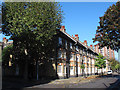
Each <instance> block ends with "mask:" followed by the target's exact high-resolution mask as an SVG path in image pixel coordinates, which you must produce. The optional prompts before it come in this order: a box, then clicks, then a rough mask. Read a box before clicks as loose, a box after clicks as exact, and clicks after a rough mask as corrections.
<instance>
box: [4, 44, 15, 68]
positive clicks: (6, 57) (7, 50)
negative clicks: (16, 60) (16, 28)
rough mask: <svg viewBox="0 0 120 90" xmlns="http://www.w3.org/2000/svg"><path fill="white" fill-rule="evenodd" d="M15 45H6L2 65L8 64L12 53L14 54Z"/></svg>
mask: <svg viewBox="0 0 120 90" xmlns="http://www.w3.org/2000/svg"><path fill="white" fill-rule="evenodd" d="M12 50H13V45H8V46H6V47H5V48H4V49H3V51H2V66H8V63H9V59H10V54H12Z"/></svg>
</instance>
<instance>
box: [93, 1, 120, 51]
mask: <svg viewBox="0 0 120 90" xmlns="http://www.w3.org/2000/svg"><path fill="white" fill-rule="evenodd" d="M99 24H100V26H98V27H97V30H96V36H95V38H93V42H95V41H98V42H99V43H100V46H101V47H104V46H107V47H108V48H109V47H110V48H111V49H113V50H116V51H118V49H119V48H120V1H118V2H117V3H116V4H113V5H112V6H110V7H109V8H108V9H107V11H106V12H105V14H104V16H102V17H100V22H99Z"/></svg>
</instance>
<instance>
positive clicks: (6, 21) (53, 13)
mask: <svg viewBox="0 0 120 90" xmlns="http://www.w3.org/2000/svg"><path fill="white" fill-rule="evenodd" d="M62 18H63V17H62V11H61V6H60V5H59V3H57V2H5V3H3V4H2V33H3V34H4V35H6V36H10V39H11V40H13V51H14V52H13V57H14V58H15V62H17V63H19V64H20V63H21V64H22V65H24V66H25V72H27V67H29V66H30V64H31V63H32V65H33V64H35V62H37V63H38V61H40V63H39V64H41V63H45V62H48V61H49V60H50V58H54V57H53V56H55V55H53V54H55V44H56V43H55V41H56V38H55V36H56V33H57V30H58V29H60V27H61V22H62ZM25 51H26V52H27V54H26V53H25ZM24 63H25V64H24ZM37 65H38V64H37ZM24 75H26V76H27V73H25V74H24ZM26 76H25V77H26Z"/></svg>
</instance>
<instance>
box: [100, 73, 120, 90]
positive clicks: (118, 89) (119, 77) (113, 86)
mask: <svg viewBox="0 0 120 90" xmlns="http://www.w3.org/2000/svg"><path fill="white" fill-rule="evenodd" d="M111 77H112V78H118V80H117V81H115V82H114V83H109V84H110V86H109V87H107V89H106V90H112V89H115V90H120V87H118V85H119V84H120V75H103V76H102V75H101V76H99V77H98V78H111Z"/></svg>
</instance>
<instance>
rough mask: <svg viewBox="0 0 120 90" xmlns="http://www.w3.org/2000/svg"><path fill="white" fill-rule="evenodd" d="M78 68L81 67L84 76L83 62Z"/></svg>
mask: <svg viewBox="0 0 120 90" xmlns="http://www.w3.org/2000/svg"><path fill="white" fill-rule="evenodd" d="M80 68H81V69H82V73H83V76H84V73H85V72H84V69H85V65H84V64H82V65H81V66H80Z"/></svg>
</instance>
